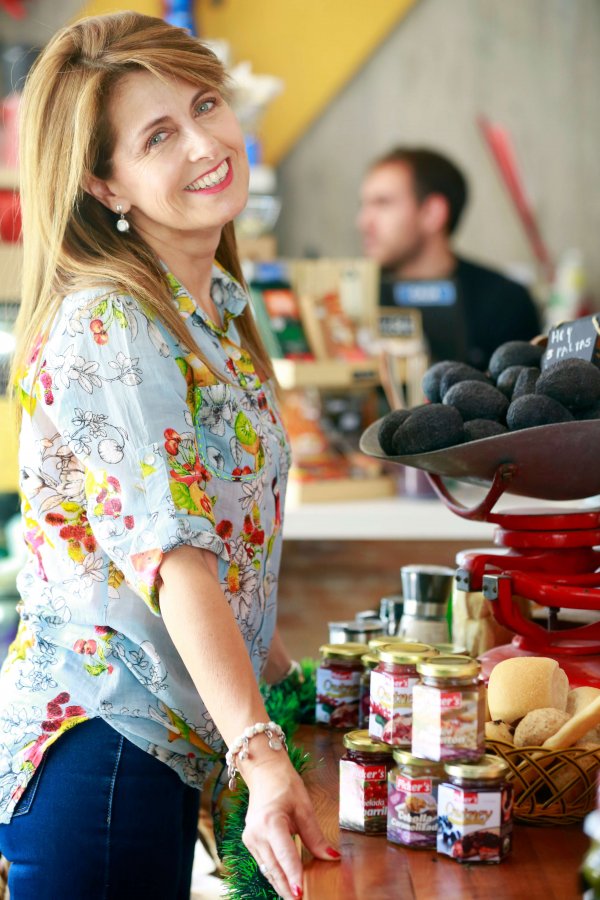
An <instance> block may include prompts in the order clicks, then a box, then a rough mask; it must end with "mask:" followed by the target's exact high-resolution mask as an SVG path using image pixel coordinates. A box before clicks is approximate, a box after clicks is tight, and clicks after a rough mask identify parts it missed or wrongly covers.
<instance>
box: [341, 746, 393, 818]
mask: <svg viewBox="0 0 600 900" xmlns="http://www.w3.org/2000/svg"><path fill="white" fill-rule="evenodd" d="M387 773H388V770H387V768H386V766H381V765H379V766H369V765H362V764H361V763H356V762H354V761H352V760H348V759H342V760H340V827H341V828H349V829H350V830H352V831H383V832H385V829H386V821H387Z"/></svg>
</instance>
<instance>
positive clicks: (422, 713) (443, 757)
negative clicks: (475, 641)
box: [412, 656, 485, 762]
mask: <svg viewBox="0 0 600 900" xmlns="http://www.w3.org/2000/svg"><path fill="white" fill-rule="evenodd" d="M480 668H481V667H480V665H479V663H478V662H477V660H475V659H471V657H469V656H436V657H434V658H433V659H426V660H423V661H422V662H419V663H417V672H418V674H419V676H420V678H421V679H422V681H421V683H420V684H417V685H415V687H414V689H413V729H412V752H413V754H414V755H415V756H420V757H422V758H424V759H433V760H438V761H442V762H446V761H448V762H450V761H452V760H457V761H458V760H463V761H465V762H468V761H470V760H476V759H479V757H480V756H482V755H483V752H484V749H485V687H484V685H483V683H482V682H481V681H480V679H479V672H480Z"/></svg>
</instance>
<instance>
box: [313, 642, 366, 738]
mask: <svg viewBox="0 0 600 900" xmlns="http://www.w3.org/2000/svg"><path fill="white" fill-rule="evenodd" d="M368 649H369V648H368V647H367V645H366V644H355V643H347V644H324V645H323V646H322V647H321V648H320V653H321V657H322V659H321V663H320V665H319V667H318V669H317V702H316V709H315V719H316V721H317V723H319V722H320V723H322V724H323V725H331V727H332V728H346V729H348V728H356V727H357V725H358V699H359V693H360V676H361V675H362V673H363V664H362V660H361V657H362V656H363V655H364V654H365V653H366V652H367V650H368Z"/></svg>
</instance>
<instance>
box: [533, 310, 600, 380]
mask: <svg viewBox="0 0 600 900" xmlns="http://www.w3.org/2000/svg"><path fill="white" fill-rule="evenodd" d="M561 359H585V360H586V362H591V363H594V365H595V366H598V367H599V368H600V316H597V315H594V316H584V318H582V319H575V321H574V322H561V324H560V325H555V326H554V328H551V329H550V331H549V332H548V345H547V347H546V350H545V352H544V355H543V356H542V370H544V369H547V368H548V366H551V365H553V364H554V363H556V362H560V360H561Z"/></svg>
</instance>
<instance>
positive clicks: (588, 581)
mask: <svg viewBox="0 0 600 900" xmlns="http://www.w3.org/2000/svg"><path fill="white" fill-rule="evenodd" d="M379 425H380V422H375V423H374V424H373V425H371V426H370V427H369V428H368V429H367V430H366V431H365V433H364V434H363V436H362V439H361V449H362V450H363V452H364V453H367V454H368V455H371V456H376V457H378V458H380V459H385V460H387V461H390V462H397V463H401V464H402V465H407V466H414V467H416V468H419V469H423V470H424V471H425V472H426V473H427V475H428V478H429V480H430V482H431V484H432V486H433V488H434V489H435V491H436V493H437V494H438V496H439V497H440V499H441V500H442V501H443V502H444V503H445V504H446V506H447V507H448V509H450V510H451V511H452V512H453V513H455V514H456V515H458V516H461V517H462V518H465V519H471V520H474V521H485V522H490V523H491V524H494V525H496V531H495V534H494V542H495V544H496V545H497V546H498V547H499V548H501V549H499V550H496V551H494V550H490V551H485V550H473V551H466V552H465V553H464V554H463V558H462V563H461V566H460V568H459V569H458V570H457V574H456V578H457V588H458V589H459V590H463V591H482V592H483V595H484V596H485V597H486V599H488V600H489V601H490V603H492V607H493V612H494V616H495V618H496V620H497V621H498V622H499V623H500V624H501V625H503V626H504V627H506V628H508V629H510V630H511V631H514V632H515V637H514V638H513V640H512V642H511V643H510V644H506V645H504V646H502V647H496V648H494V649H493V650H490V651H489V652H488V653H485V654H484V655H483V656H482V657H481V661H482V670H483V674H484V675H486V674H489V672H490V671H491V669H492V668H493V667H494V665H495V664H496V663H498V662H500V660H502V659H506V658H507V657H509V656H521V655H535V656H551V657H553V658H555V659H556V660H558V662H559V663H560V665H561V667H562V668H563V669H564V670H565V672H566V673H567V675H568V677H569V681H570V682H571V684H573V685H578V684H591V685H594V686H596V687H600V497H599V498H598V506H597V508H593V507H592V506H590V507H572V508H567V507H552V508H548V507H540V508H538V509H535V508H532V509H512V510H510V509H509V510H502V511H501V512H494V507H495V505H496V503H497V502H498V500H499V498H500V497H501V496H502V495H503V494H505V493H508V494H517V495H521V496H526V497H532V498H534V499H542V500H550V501H573V500H582V499H584V498H589V497H596V496H597V495H600V420H591V421H582V422H562V423H557V424H555V425H542V426H539V427H537V428H528V429H524V430H522V431H516V432H509V433H506V434H501V435H496V436H494V437H490V438H484V439H483V440H479V441H472V442H470V443H468V444H461V445H457V446H455V447H448V448H446V449H444V450H436V451H433V452H429V453H422V454H418V455H412V456H395V457H388V456H386V454H385V453H384V452H383V451H382V449H381V447H380V446H379V440H378V437H377V433H378V430H379ZM444 478H452V479H456V480H459V481H466V482H470V483H474V484H479V485H484V486H485V487H486V492H485V495H484V497H483V499H482V500H481V502H480V503H478V504H477V505H476V506H474V507H472V508H467V507H465V506H464V505H463V504H462V503H460V502H459V501H458V500H457V499H456V498H455V497H454V496H453V495H452V493H451V492H450V489H449V487H448V486H447V485H446V484H445V483H444V480H443V479H444ZM516 597H524V598H527V599H529V600H532V601H534V602H535V603H537V604H538V605H539V606H540V607H545V608H546V610H547V613H546V616H545V618H546V622H545V624H539V622H538V621H533V620H532V619H529V618H527V617H526V616H524V615H523V614H522V612H521V606H520V605H519V604H518V603H516V602H515V598H516ZM573 610H586V611H588V612H589V611H592V616H590V617H589V618H592V619H597V621H591V622H586V623H585V624H580V625H574V624H572V623H568V617H569V611H571V616H573V612H572V611H573ZM593 613H597V616H595V615H593ZM565 620H567V621H565Z"/></svg>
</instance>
